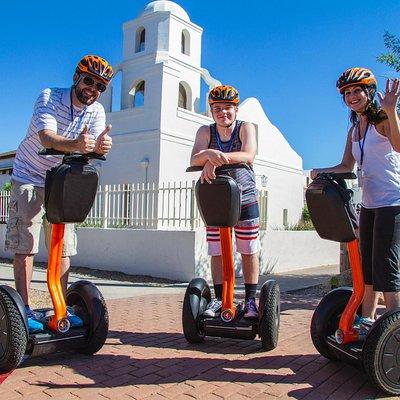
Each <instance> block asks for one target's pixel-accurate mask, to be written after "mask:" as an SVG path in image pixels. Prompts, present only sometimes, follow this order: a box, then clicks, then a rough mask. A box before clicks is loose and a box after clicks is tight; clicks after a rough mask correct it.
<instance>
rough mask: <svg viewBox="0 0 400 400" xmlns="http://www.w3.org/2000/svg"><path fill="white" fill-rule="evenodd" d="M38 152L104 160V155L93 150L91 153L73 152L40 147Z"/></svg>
mask: <svg viewBox="0 0 400 400" xmlns="http://www.w3.org/2000/svg"><path fill="white" fill-rule="evenodd" d="M38 154H39V155H41V156H84V157H87V158H95V159H97V160H102V161H105V160H106V157H105V156H103V155H102V154H98V153H95V152H91V153H75V152H67V151H60V150H56V149H40V150H39V151H38Z"/></svg>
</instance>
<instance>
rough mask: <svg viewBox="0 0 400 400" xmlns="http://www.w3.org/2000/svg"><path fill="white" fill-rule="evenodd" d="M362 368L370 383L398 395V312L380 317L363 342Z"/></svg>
mask: <svg viewBox="0 0 400 400" xmlns="http://www.w3.org/2000/svg"><path fill="white" fill-rule="evenodd" d="M363 362H364V368H365V371H366V372H367V374H368V376H369V378H370V379H371V381H372V382H373V383H374V384H375V385H376V386H377V387H378V388H379V389H381V390H382V391H384V392H386V393H388V394H392V395H393V394H394V395H399V394H400V310H399V309H397V310H392V311H388V312H386V313H385V314H384V315H382V317H380V318H379V319H378V320H377V321H376V322H375V324H374V325H373V326H372V328H371V330H370V331H369V332H368V335H367V337H366V339H365V342H364V347H363Z"/></svg>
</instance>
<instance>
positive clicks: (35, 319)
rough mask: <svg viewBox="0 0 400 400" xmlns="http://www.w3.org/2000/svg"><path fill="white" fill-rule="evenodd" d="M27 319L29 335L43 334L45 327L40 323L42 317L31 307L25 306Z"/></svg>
mask: <svg viewBox="0 0 400 400" xmlns="http://www.w3.org/2000/svg"><path fill="white" fill-rule="evenodd" d="M25 312H26V317H27V319H28V330H29V333H37V332H43V330H44V326H43V324H42V323H41V322H40V321H39V318H40V315H38V314H37V313H35V312H34V311H33V310H32V309H31V308H30V307H29V306H28V307H27V306H25Z"/></svg>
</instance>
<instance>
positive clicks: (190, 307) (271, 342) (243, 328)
mask: <svg viewBox="0 0 400 400" xmlns="http://www.w3.org/2000/svg"><path fill="white" fill-rule="evenodd" d="M232 168H248V166H247V165H246V164H232V165H226V166H222V167H219V168H217V169H216V175H217V177H216V179H214V180H213V181H212V183H211V184H209V183H201V182H200V180H199V181H198V182H197V184H196V200H197V205H198V207H199V211H200V214H201V217H202V219H203V221H204V223H205V224H206V225H207V226H218V227H219V232H220V238H221V251H222V269H223V291H222V310H221V315H220V316H217V317H215V318H210V317H207V316H204V315H203V313H204V311H205V310H206V308H207V305H208V304H209V303H210V301H211V291H210V287H209V285H208V283H207V282H206V281H205V280H204V279H203V278H194V279H192V280H191V281H190V283H189V285H188V287H187V289H186V293H185V297H184V301H183V310H182V325H183V332H184V335H185V338H186V340H187V341H188V342H189V343H201V342H203V341H204V338H205V337H206V336H216V337H225V338H233V339H248V340H253V339H254V338H255V337H256V335H259V336H260V338H261V344H262V348H263V349H265V350H272V349H274V348H275V347H276V346H277V343H278V333H279V321H280V292H279V286H278V284H277V283H276V281H274V280H268V281H266V282H265V283H264V284H263V286H262V288H261V291H260V299H259V318H258V319H245V318H243V315H244V313H245V310H244V308H243V307H242V306H241V305H240V304H237V303H236V302H235V301H234V288H235V270H234V260H233V251H232V238H231V234H232V228H233V227H234V226H235V225H236V224H237V222H238V221H239V217H240V189H239V186H238V184H237V183H236V181H235V180H234V179H233V178H231V177H230V176H229V170H231V169H232ZM202 169H203V167H189V168H188V169H187V170H186V171H187V172H193V171H201V170H202Z"/></svg>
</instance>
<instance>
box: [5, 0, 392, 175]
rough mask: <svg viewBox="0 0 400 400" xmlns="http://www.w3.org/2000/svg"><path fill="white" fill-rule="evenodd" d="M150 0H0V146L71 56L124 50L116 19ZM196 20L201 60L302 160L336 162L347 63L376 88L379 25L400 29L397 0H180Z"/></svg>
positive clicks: (380, 70) (65, 70) (8, 145)
mask: <svg viewBox="0 0 400 400" xmlns="http://www.w3.org/2000/svg"><path fill="white" fill-rule="evenodd" d="M147 3H148V1H142V0H129V1H128V0H122V1H118V2H111V3H110V2H103V1H100V2H81V1H76V0H70V1H68V2H50V1H47V0H44V1H41V2H27V1H19V2H6V3H5V4H2V16H3V18H2V24H0V35H1V42H0V71H2V73H1V76H2V90H1V92H0V110H1V120H2V135H1V137H2V140H1V143H0V152H4V151H9V150H13V149H15V148H16V147H17V146H18V144H19V142H20V141H21V140H22V138H23V137H24V136H25V133H26V128H27V126H28V123H29V120H30V116H31V112H32V106H33V103H34V101H35V99H36V97H37V96H38V94H39V93H40V91H41V90H42V89H44V88H46V87H57V86H59V87H66V86H69V85H70V83H71V77H72V73H73V71H74V68H75V65H76V62H77V61H78V60H79V59H80V57H81V56H82V55H84V54H86V53H98V54H100V55H102V56H103V57H105V58H107V59H109V60H110V62H111V63H113V64H117V63H118V62H120V61H121V58H122V24H123V23H124V22H126V21H129V20H131V19H134V18H136V17H137V16H138V15H139V14H140V12H141V10H142V9H143V8H144V7H145V6H146V4H147ZM177 3H178V4H180V5H181V6H182V7H183V8H184V9H185V10H186V11H187V12H188V14H189V16H190V18H191V20H192V21H193V22H194V23H196V24H198V25H200V26H201V27H203V29H204V32H203V42H202V45H203V51H202V66H203V67H205V68H207V69H208V70H209V71H210V73H211V75H212V76H214V77H216V78H217V79H219V80H221V81H222V82H224V83H227V84H232V85H234V86H236V87H237V88H238V89H239V91H240V93H241V98H242V99H245V98H247V97H256V98H258V99H259V100H260V102H261V104H262V105H263V107H264V110H265V112H266V114H267V115H268V117H269V119H270V120H271V122H272V123H273V124H275V125H276V126H277V127H278V128H279V129H280V130H281V131H282V133H283V134H284V136H285V137H286V139H287V140H288V142H289V143H290V145H291V146H292V147H293V148H294V149H295V150H296V151H297V152H298V153H299V154H300V156H301V157H302V158H303V166H304V168H305V169H307V168H312V167H322V166H329V165H333V164H336V163H337V162H339V161H340V159H341V157H342V152H343V146H344V142H345V137H346V132H347V129H348V118H347V115H348V113H347V110H346V107H345V106H344V105H343V103H342V101H341V98H340V96H339V95H338V94H337V92H336V89H335V82H336V79H337V77H338V75H339V74H340V73H341V72H342V71H343V70H344V69H346V68H347V67H349V66H367V67H369V68H371V69H372V70H373V71H374V72H375V74H376V75H377V77H378V80H379V86H380V87H381V88H383V87H384V78H383V76H391V77H394V76H395V73H394V71H393V70H390V69H389V68H388V67H386V66H385V65H383V64H380V63H378V62H377V61H376V56H377V55H379V54H380V53H382V52H385V48H384V45H383V33H384V31H385V30H388V31H389V32H391V33H393V34H396V35H398V36H400V30H399V22H398V21H399V17H400V2H399V1H398V0H385V1H372V0H364V1H362V2H360V1H359V0H358V1H353V0H348V1H342V0H335V1H325V0H324V1H320V2H315V1H308V0H306V1H301V0H299V1H282V0H281V1H275V0H270V1H268V2H266V1H261V0H260V1H258V0H257V1H256V0H253V1H251V2H242V1H228V0H219V1H215V0H202V1H196V0H191V1H189V0H179V1H177Z"/></svg>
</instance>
